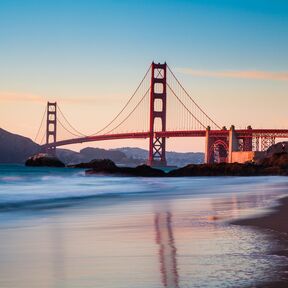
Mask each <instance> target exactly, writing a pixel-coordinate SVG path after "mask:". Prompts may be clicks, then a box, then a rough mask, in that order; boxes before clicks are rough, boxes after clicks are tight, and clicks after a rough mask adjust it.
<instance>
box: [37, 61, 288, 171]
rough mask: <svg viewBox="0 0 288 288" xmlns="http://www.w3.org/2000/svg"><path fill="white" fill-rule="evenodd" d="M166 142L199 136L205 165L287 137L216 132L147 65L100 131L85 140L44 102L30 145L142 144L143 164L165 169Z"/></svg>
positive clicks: (50, 149) (283, 133)
mask: <svg viewBox="0 0 288 288" xmlns="http://www.w3.org/2000/svg"><path fill="white" fill-rule="evenodd" d="M45 116H46V117H45ZM45 118H46V125H45V123H44V120H45ZM41 131H42V132H43V133H41ZM41 136H42V137H41ZM172 137H204V138H205V162H206V163H214V162H230V163H231V162H237V161H235V160H237V159H239V155H241V157H242V160H243V159H246V158H247V159H248V157H249V153H251V152H253V151H254V152H255V153H257V151H266V150H267V149H268V148H269V147H270V146H271V145H273V144H275V141H276V139H277V138H288V129H253V128H252V127H251V126H248V127H247V129H240V130H239V129H237V130H236V129H235V127H234V126H231V127H230V129H227V128H226V127H225V126H224V127H221V126H220V125H218V124H217V123H216V122H215V121H214V120H213V119H212V118H211V117H210V116H208V114H206V113H205V112H204V110H203V109H202V108H201V107H200V106H199V105H198V104H197V103H196V102H195V100H194V99H193V98H192V97H191V96H190V94H189V93H188V92H187V90H185V88H184V87H183V86H182V84H181V83H180V81H179V80H178V79H177V77H176V76H175V74H174V73H173V72H172V70H171V69H170V67H169V66H168V65H167V64H166V63H163V64H160V63H154V62H153V63H152V64H151V65H150V66H149V68H148V70H147V71H146V73H145V75H144V77H143V79H142V80H141V82H140V83H139V85H138V87H137V88H136V90H135V91H134V93H133V94H132V95H131V97H130V98H129V100H128V101H127V103H126V104H125V105H124V106H123V108H122V109H121V110H120V111H119V113H118V114H117V115H116V116H115V117H114V118H113V119H112V120H111V121H110V122H109V123H107V124H106V125H105V126H104V127H103V128H102V129H100V130H98V131H96V132H94V133H92V134H90V135H86V134H84V133H82V132H80V131H78V130H77V129H76V128H75V127H74V126H73V125H72V124H71V123H70V122H69V121H68V119H67V117H66V116H65V115H64V113H63V112H62V110H61V109H60V107H59V105H57V102H48V103H47V108H46V110H45V112H44V114H43V117H42V121H41V124H40V127H39V129H38V132H37V135H36V138H35V140H36V141H37V140H38V142H40V145H41V148H42V150H43V151H45V152H47V153H49V154H55V152H56V147H59V146H64V145H70V144H77V143H85V142H92V141H107V140H115V139H148V141H149V154H148V160H147V164H148V165H150V166H166V165H167V161H166V139H167V138H172ZM237 155H238V156H237ZM237 157H238V158H237ZM241 157H240V158H241ZM243 157H244V158H243Z"/></svg>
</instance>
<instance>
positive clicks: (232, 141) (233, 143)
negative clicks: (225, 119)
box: [228, 125, 239, 163]
mask: <svg viewBox="0 0 288 288" xmlns="http://www.w3.org/2000/svg"><path fill="white" fill-rule="evenodd" d="M235 151H239V143H238V138H237V135H236V132H235V126H234V125H232V126H231V127H230V130H229V151H228V163H232V152H235Z"/></svg>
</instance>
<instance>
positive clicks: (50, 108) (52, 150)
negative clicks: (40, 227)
mask: <svg viewBox="0 0 288 288" xmlns="http://www.w3.org/2000/svg"><path fill="white" fill-rule="evenodd" d="M56 135H57V102H47V121H46V153H48V154H51V155H55V154H56V145H55V143H56ZM51 144H52V145H51ZM53 144H54V145H53ZM48 145H49V146H48Z"/></svg>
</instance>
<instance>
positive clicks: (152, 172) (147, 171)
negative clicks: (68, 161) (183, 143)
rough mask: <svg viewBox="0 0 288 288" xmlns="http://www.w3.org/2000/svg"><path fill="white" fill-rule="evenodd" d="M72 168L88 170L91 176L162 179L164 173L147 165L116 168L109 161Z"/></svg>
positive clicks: (97, 160)
mask: <svg viewBox="0 0 288 288" xmlns="http://www.w3.org/2000/svg"><path fill="white" fill-rule="evenodd" d="M69 167H72V168H90V169H89V170H87V171H86V174H87V175H93V174H110V175H126V176H140V177H141V176H142V177H163V176H165V175H166V174H165V172H164V171H162V170H160V169H155V168H152V167H150V166H147V165H140V166H137V167H133V168H132V167H118V166H116V165H115V163H114V162H113V161H111V160H109V159H95V160H92V161H90V162H88V163H80V164H77V165H70V166H69Z"/></svg>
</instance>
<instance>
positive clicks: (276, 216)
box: [233, 197, 288, 288]
mask: <svg viewBox="0 0 288 288" xmlns="http://www.w3.org/2000/svg"><path fill="white" fill-rule="evenodd" d="M269 210H270V211H268V212H267V213H266V214H265V215H262V216H261V217H254V218H247V219H241V220H236V221H234V222H233V224H237V225H243V226H249V227H253V228H254V229H255V228H256V229H258V230H260V231H262V232H263V231H264V232H265V233H269V234H270V235H271V236H270V237H271V241H273V242H277V243H278V245H277V246H276V247H277V248H276V250H271V253H274V254H276V255H279V256H284V257H287V256H288V223H287V219H288V197H283V198H281V199H279V200H278V204H277V206H274V207H273V208H270V209H269ZM286 269H287V271H288V266H287V267H286ZM287 283H288V279H287V278H286V277H284V279H275V281H272V282H271V283H268V284H265V285H264V286H262V287H267V288H269V287H270V288H286V287H287V285H288V284H287Z"/></svg>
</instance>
